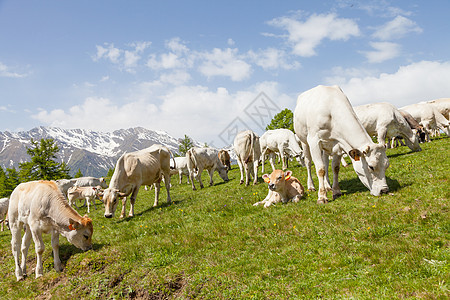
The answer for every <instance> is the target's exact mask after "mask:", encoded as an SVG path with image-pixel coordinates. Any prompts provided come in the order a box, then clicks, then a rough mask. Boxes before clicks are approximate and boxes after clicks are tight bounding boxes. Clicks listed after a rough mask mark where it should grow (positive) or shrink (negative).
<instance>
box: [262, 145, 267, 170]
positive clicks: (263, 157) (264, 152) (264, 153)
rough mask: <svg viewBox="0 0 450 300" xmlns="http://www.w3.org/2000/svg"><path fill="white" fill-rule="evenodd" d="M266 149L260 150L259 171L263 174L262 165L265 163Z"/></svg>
mask: <svg viewBox="0 0 450 300" xmlns="http://www.w3.org/2000/svg"><path fill="white" fill-rule="evenodd" d="M266 151H267V149H264V150H263V151H261V162H262V166H261V172H262V173H263V174H264V165H265V164H266V161H265V160H266Z"/></svg>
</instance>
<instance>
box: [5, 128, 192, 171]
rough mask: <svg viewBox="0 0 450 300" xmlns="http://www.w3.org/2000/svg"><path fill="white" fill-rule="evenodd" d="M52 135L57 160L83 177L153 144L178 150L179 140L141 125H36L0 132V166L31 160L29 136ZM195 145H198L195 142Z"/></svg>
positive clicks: (46, 136)
mask: <svg viewBox="0 0 450 300" xmlns="http://www.w3.org/2000/svg"><path fill="white" fill-rule="evenodd" d="M43 138H44V139H48V138H52V139H53V140H54V141H55V142H56V144H57V145H58V147H59V153H58V155H57V156H58V161H59V162H61V161H64V162H65V163H66V164H67V165H68V166H69V168H70V175H72V176H74V175H75V174H76V173H77V172H78V169H80V170H81V173H82V174H83V175H84V176H95V177H101V176H105V175H106V174H107V172H108V170H109V169H110V168H114V167H115V164H116V161H117V159H118V158H119V157H120V156H121V155H122V154H123V153H125V152H132V151H136V150H141V149H144V148H147V147H150V146H151V145H153V144H162V145H165V146H167V147H168V148H169V149H170V150H171V151H172V152H173V153H174V154H175V153H178V145H179V140H178V139H177V138H174V137H172V136H170V135H169V134H167V133H166V132H162V131H154V130H148V129H145V128H142V127H136V128H129V129H121V130H116V131H113V132H96V131H90V130H82V129H68V130H67V129H61V128H56V127H37V128H33V129H32V130H30V131H22V132H8V131H5V132H0V165H1V166H2V168H3V169H4V170H6V168H12V167H15V168H16V170H19V163H22V162H26V161H30V156H29V155H28V154H27V148H28V147H30V145H31V139H33V140H35V141H40V140H41V139H43ZM195 145H196V146H197V145H199V144H198V143H195Z"/></svg>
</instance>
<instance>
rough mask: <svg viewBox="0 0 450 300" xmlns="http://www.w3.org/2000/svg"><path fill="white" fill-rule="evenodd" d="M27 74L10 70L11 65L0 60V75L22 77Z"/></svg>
mask: <svg viewBox="0 0 450 300" xmlns="http://www.w3.org/2000/svg"><path fill="white" fill-rule="evenodd" d="M27 76H28V74H23V73H22V74H21V73H18V72H15V71H12V70H11V67H8V66H7V65H5V64H3V63H2V62H0V77H8V78H23V77H27Z"/></svg>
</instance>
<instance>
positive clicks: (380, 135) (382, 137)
mask: <svg viewBox="0 0 450 300" xmlns="http://www.w3.org/2000/svg"><path fill="white" fill-rule="evenodd" d="M386 135H387V128H381V129H378V130H377V142H378V144H380V145H386Z"/></svg>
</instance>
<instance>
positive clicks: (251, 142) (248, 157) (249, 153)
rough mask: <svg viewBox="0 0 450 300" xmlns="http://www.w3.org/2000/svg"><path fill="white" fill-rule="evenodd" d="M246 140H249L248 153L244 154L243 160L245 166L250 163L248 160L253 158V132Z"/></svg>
mask: <svg viewBox="0 0 450 300" xmlns="http://www.w3.org/2000/svg"><path fill="white" fill-rule="evenodd" d="M247 138H250V146H249V148H248V149H249V152H248V153H246V154H245V159H244V162H245V163H246V164H248V162H249V161H250V159H252V158H253V157H255V149H254V147H253V140H254V136H253V132H252V133H250V134H249V135H248V136H247Z"/></svg>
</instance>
